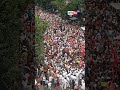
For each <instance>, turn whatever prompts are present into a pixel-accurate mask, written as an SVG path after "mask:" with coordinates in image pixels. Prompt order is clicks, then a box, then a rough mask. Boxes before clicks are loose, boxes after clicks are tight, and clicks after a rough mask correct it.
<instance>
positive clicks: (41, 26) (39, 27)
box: [35, 16, 48, 63]
mask: <svg viewBox="0 0 120 90" xmlns="http://www.w3.org/2000/svg"><path fill="white" fill-rule="evenodd" d="M35 23H36V25H35V29H36V32H35V41H36V42H35V43H36V47H35V51H36V54H37V63H42V60H43V58H44V55H43V52H44V43H43V34H44V32H45V30H46V28H47V27H48V23H47V22H43V21H42V20H41V19H40V18H39V17H38V16H35Z"/></svg>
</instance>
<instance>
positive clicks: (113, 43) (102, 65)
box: [85, 0, 120, 90]
mask: <svg viewBox="0 0 120 90" xmlns="http://www.w3.org/2000/svg"><path fill="white" fill-rule="evenodd" d="M85 3H86V13H85V19H86V26H85V36H86V37H85V38H86V43H85V44H86V51H85V52H86V57H85V61H86V71H85V72H86V74H85V76H86V78H85V80H86V83H85V84H86V89H88V90H119V89H120V86H119V85H120V82H119V81H120V80H118V79H119V76H118V75H119V73H120V71H118V66H119V56H118V55H120V54H119V51H120V49H119V48H120V42H119V37H120V31H119V27H120V24H119V23H120V22H119V16H118V13H115V12H113V11H112V10H111V9H110V5H109V3H107V2H106V0H86V2H85ZM110 88H111V89H110Z"/></svg>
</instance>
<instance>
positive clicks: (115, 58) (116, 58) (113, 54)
mask: <svg viewBox="0 0 120 90" xmlns="http://www.w3.org/2000/svg"><path fill="white" fill-rule="evenodd" d="M111 53H112V58H113V60H114V65H118V56H117V52H116V50H115V49H114V48H112V50H111Z"/></svg>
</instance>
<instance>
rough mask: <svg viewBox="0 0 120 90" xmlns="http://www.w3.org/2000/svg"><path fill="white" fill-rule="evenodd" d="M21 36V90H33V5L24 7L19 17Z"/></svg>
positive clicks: (34, 73)
mask: <svg viewBox="0 0 120 90" xmlns="http://www.w3.org/2000/svg"><path fill="white" fill-rule="evenodd" d="M21 23H22V24H21V25H22V27H23V28H22V29H21V32H20V33H21V35H20V51H21V60H20V62H19V66H20V68H21V70H22V77H23V79H22V86H21V87H22V88H21V90H33V88H35V87H34V79H35V75H36V72H35V71H36V70H35V64H34V61H35V40H34V39H35V38H34V36H35V29H34V27H35V26H34V25H35V21H34V5H32V4H30V5H28V6H27V7H25V10H24V12H23V14H22V17H21Z"/></svg>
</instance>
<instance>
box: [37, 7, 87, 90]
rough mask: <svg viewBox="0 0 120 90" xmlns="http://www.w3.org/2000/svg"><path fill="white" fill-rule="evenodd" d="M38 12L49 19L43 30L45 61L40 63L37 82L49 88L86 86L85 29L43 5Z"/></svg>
mask: <svg viewBox="0 0 120 90" xmlns="http://www.w3.org/2000/svg"><path fill="white" fill-rule="evenodd" d="M36 10H37V9H36ZM36 12H37V13H36V15H37V16H39V17H40V18H41V19H42V20H43V21H47V22H48V23H49V27H48V28H47V30H46V31H45V33H44V64H43V65H40V67H39V70H38V71H39V73H38V79H37V82H38V83H40V82H41V85H44V86H47V88H49V90H54V89H55V90H57V89H58V90H66V89H67V88H71V89H74V90H78V88H79V89H80V88H81V90H84V89H85V81H84V76H85V63H84V56H85V50H84V47H85V38H84V33H85V31H84V30H82V29H81V27H80V26H79V25H72V24H69V23H67V22H68V21H67V20H62V19H61V18H60V17H59V16H58V15H55V14H51V13H49V12H46V11H44V10H42V9H39V10H38V11H36ZM56 88H57V89H56Z"/></svg>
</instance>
